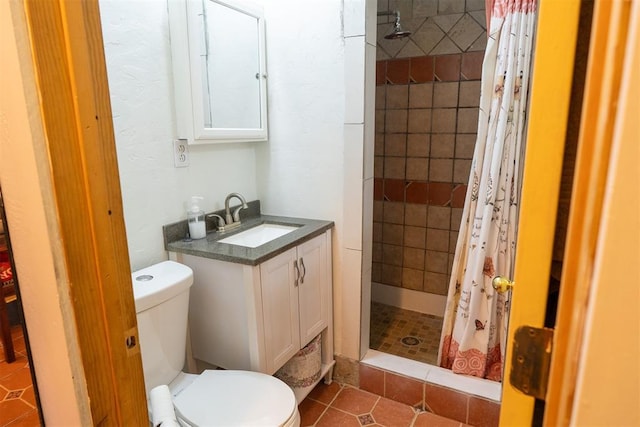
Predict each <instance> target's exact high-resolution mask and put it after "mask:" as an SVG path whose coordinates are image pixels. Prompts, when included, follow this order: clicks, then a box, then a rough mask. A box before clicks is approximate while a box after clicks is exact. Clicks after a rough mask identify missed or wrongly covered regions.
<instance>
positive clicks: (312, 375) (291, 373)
mask: <svg viewBox="0 0 640 427" xmlns="http://www.w3.org/2000/svg"><path fill="white" fill-rule="evenodd" d="M321 353H322V344H321V342H320V335H318V336H317V337H315V338H314V339H313V340H312V341H311V342H310V343H309V344H307V345H306V346H305V347H304V348H303V349H302V350H300V351H299V352H297V353H296V354H295V356H293V357H292V358H291V359H290V360H289V361H288V362H287V363H285V364H284V366H283V367H282V368H280V369H279V370H278V372H276V373H275V376H276V377H277V378H279V379H281V380H282V381H284V382H285V383H287V384H288V385H289V386H290V387H296V388H300V387H308V386H310V385H311V384H313V383H314V382H316V381H318V379H319V378H320V374H321V372H320V371H321V368H322V361H321V359H320V355H321Z"/></svg>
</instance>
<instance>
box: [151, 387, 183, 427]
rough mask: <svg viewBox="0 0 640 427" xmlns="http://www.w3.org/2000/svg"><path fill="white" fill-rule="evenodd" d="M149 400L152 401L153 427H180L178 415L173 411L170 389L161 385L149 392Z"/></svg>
mask: <svg viewBox="0 0 640 427" xmlns="http://www.w3.org/2000/svg"><path fill="white" fill-rule="evenodd" d="M149 400H150V401H151V417H152V422H153V427H158V426H159V425H162V427H173V426H178V425H179V424H178V420H177V419H176V413H175V411H174V409H173V401H172V400H171V393H170V392H169V387H167V386H166V385H159V386H157V387H154V388H153V389H151V391H150V392H149Z"/></svg>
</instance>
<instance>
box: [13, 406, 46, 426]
mask: <svg viewBox="0 0 640 427" xmlns="http://www.w3.org/2000/svg"><path fill="white" fill-rule="evenodd" d="M39 426H40V418H38V411H37V410H36V409H32V410H31V411H30V412H27V413H26V414H24V415H22V416H21V417H20V418H18V419H17V420H15V421H13V422H12V423H11V424H8V425H7V426H6V427H39Z"/></svg>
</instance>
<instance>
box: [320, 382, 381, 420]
mask: <svg viewBox="0 0 640 427" xmlns="http://www.w3.org/2000/svg"><path fill="white" fill-rule="evenodd" d="M378 399H379V396H377V395H375V394H373V393H369V392H366V391H363V390H359V389H357V388H353V387H344V388H343V389H342V390H340V393H338V396H336V399H335V400H334V401H333V403H332V404H331V406H332V407H334V408H337V409H341V410H343V411H345V412H349V413H350V414H354V415H362V414H368V413H370V412H371V410H372V409H373V407H374V405H375V404H376V402H377V401H378Z"/></svg>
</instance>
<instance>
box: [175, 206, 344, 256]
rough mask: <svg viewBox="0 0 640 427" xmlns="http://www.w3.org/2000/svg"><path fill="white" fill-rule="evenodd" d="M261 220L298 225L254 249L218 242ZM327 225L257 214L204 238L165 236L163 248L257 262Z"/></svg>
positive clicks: (318, 222) (308, 236)
mask: <svg viewBox="0 0 640 427" xmlns="http://www.w3.org/2000/svg"><path fill="white" fill-rule="evenodd" d="M263 223H270V224H281V225H294V226H298V227H299V228H298V229H296V230H293V231H291V232H290V233H288V234H285V235H284V236H281V237H278V238H276V239H273V240H271V241H270V242H267V243H265V244H264V245H261V246H258V247H255V248H248V247H245V246H237V245H230V244H226V243H220V242H219V240H221V239H224V238H227V237H229V236H233V235H234V234H238V233H240V232H242V231H245V230H248V229H249V228H252V227H255V226H257V225H260V224H263ZM331 227H333V221H322V220H315V219H304V218H289V217H283V216H271V215H259V216H256V217H251V218H246V219H242V225H240V227H238V228H236V229H234V230H232V231H227V232H225V233H220V232H217V231H214V232H211V233H209V234H207V237H205V238H203V239H197V240H186V239H177V240H173V241H167V240H169V239H166V238H165V249H166V250H167V251H170V252H178V253H183V254H189V255H195V256H200V257H204V258H211V259H217V260H221V261H228V262H234V263H238V264H247V265H258V264H260V263H262V262H264V261H266V260H268V259H269V258H273V257H274V256H276V255H278V254H280V253H282V252H284V251H286V250H288V249H290V248H292V247H294V246H297V245H298V244H300V243H302V242H303V241H305V240H308V239H310V238H312V237H315V236H318V235H320V234H322V233H324V232H325V231H326V230H328V229H330V228H331Z"/></svg>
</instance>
